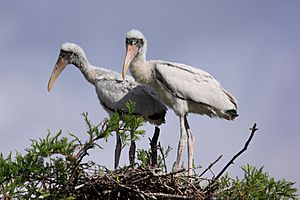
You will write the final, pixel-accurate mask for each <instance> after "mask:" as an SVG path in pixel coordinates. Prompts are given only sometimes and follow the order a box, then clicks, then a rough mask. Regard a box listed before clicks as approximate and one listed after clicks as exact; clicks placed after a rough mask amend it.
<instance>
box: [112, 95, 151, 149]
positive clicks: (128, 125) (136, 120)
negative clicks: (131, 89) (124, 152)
mask: <svg viewBox="0 0 300 200" xmlns="http://www.w3.org/2000/svg"><path fill="white" fill-rule="evenodd" d="M134 107H135V103H134V102H132V101H128V102H127V103H126V108H127V109H126V110H127V111H126V112H115V113H114V115H113V116H112V117H111V118H112V119H113V122H114V123H115V122H122V123H120V124H118V127H117V126H115V127H114V128H115V129H114V131H116V132H117V134H120V136H121V141H122V144H123V146H127V145H129V144H130V142H131V141H133V142H135V141H137V140H139V139H140V138H141V137H143V136H144V135H145V130H139V128H140V127H141V126H142V125H143V124H144V118H143V117H142V116H139V115H135V114H134Z"/></svg>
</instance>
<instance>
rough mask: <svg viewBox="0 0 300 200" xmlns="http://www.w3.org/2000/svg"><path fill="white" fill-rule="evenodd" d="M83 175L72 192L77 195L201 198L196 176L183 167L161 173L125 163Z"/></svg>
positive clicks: (127, 197)
mask: <svg viewBox="0 0 300 200" xmlns="http://www.w3.org/2000/svg"><path fill="white" fill-rule="evenodd" d="M102 172H103V173H98V174H94V175H93V176H86V179H84V180H81V181H80V182H81V183H82V184H81V185H79V186H77V187H76V188H75V190H74V193H73V195H74V196H75V197H76V198H77V199H114V200H121V199H146V200H148V199H205V193H204V191H203V189H202V188H201V187H200V182H201V181H202V180H201V179H200V178H196V177H187V176H185V173H186V172H185V170H180V171H177V172H171V173H161V169H159V168H150V167H149V168H143V167H137V168H134V167H125V168H121V169H117V170H114V171H106V172H104V171H102Z"/></svg>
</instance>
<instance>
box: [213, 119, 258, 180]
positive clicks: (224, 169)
mask: <svg viewBox="0 0 300 200" xmlns="http://www.w3.org/2000/svg"><path fill="white" fill-rule="evenodd" d="M250 130H251V134H250V137H249V138H248V140H247V141H246V143H245V145H244V147H243V148H242V149H241V150H240V151H239V152H238V153H237V154H235V155H234V156H233V157H232V158H231V160H230V161H229V162H228V163H227V164H226V165H225V167H224V168H223V169H222V170H221V171H220V173H219V174H218V175H217V176H216V177H215V178H214V180H218V179H219V178H220V176H222V174H223V173H224V172H225V171H226V170H227V168H228V167H229V166H230V165H231V164H233V163H234V162H233V161H234V160H235V159H236V158H237V157H239V156H240V155H241V154H242V153H243V152H244V151H246V150H247V148H248V146H249V144H250V141H251V140H252V138H253V136H254V133H255V132H256V131H257V130H258V129H257V128H256V123H254V125H253V126H252V128H250Z"/></svg>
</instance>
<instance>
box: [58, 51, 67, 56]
mask: <svg viewBox="0 0 300 200" xmlns="http://www.w3.org/2000/svg"><path fill="white" fill-rule="evenodd" d="M66 55H67V52H65V51H60V55H59V56H60V57H61V58H65V57H66Z"/></svg>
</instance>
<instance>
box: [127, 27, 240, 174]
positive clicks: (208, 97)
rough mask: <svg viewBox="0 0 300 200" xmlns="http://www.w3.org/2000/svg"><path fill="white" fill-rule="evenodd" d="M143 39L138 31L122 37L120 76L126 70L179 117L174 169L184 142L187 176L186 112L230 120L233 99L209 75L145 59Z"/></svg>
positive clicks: (188, 139) (233, 113)
mask: <svg viewBox="0 0 300 200" xmlns="http://www.w3.org/2000/svg"><path fill="white" fill-rule="evenodd" d="M146 52H147V40H146V38H145V36H144V35H143V34H142V33H141V32H140V31H138V30H135V29H133V30H131V31H129V32H128V33H127V37H126V55H125V60H124V65H123V71H122V76H123V79H125V75H126V72H127V69H128V67H129V68H130V72H131V75H132V76H133V77H134V79H135V80H136V81H137V82H139V83H142V84H146V85H149V86H151V87H152V88H153V89H154V90H155V92H156V93H157V94H158V96H159V97H160V98H161V100H162V101H163V102H164V103H165V104H166V105H167V106H168V107H170V108H172V109H173V110H174V112H175V113H176V115H178V116H179V122H180V139H179V144H178V151H177V159H176V165H175V169H176V170H178V169H179V168H180V160H181V158H182V153H183V150H184V147H185V144H186V142H187V143H188V146H187V147H188V148H187V150H188V175H191V170H192V162H193V157H194V136H193V134H192V131H191V128H190V126H189V123H188V120H187V115H188V113H198V114H200V115H207V116H209V117H219V118H223V119H226V120H233V119H234V118H235V117H237V116H238V114H237V100H236V99H235V97H234V96H233V95H232V94H230V93H229V92H228V91H226V90H225V89H224V88H223V87H222V86H221V85H220V83H219V82H218V81H217V80H216V79H214V78H213V77H212V76H211V75H210V74H209V73H207V72H205V71H203V70H201V69H197V68H193V67H191V66H188V65H185V64H180V63H174V62H168V61H161V60H153V61H147V60H146Z"/></svg>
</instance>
